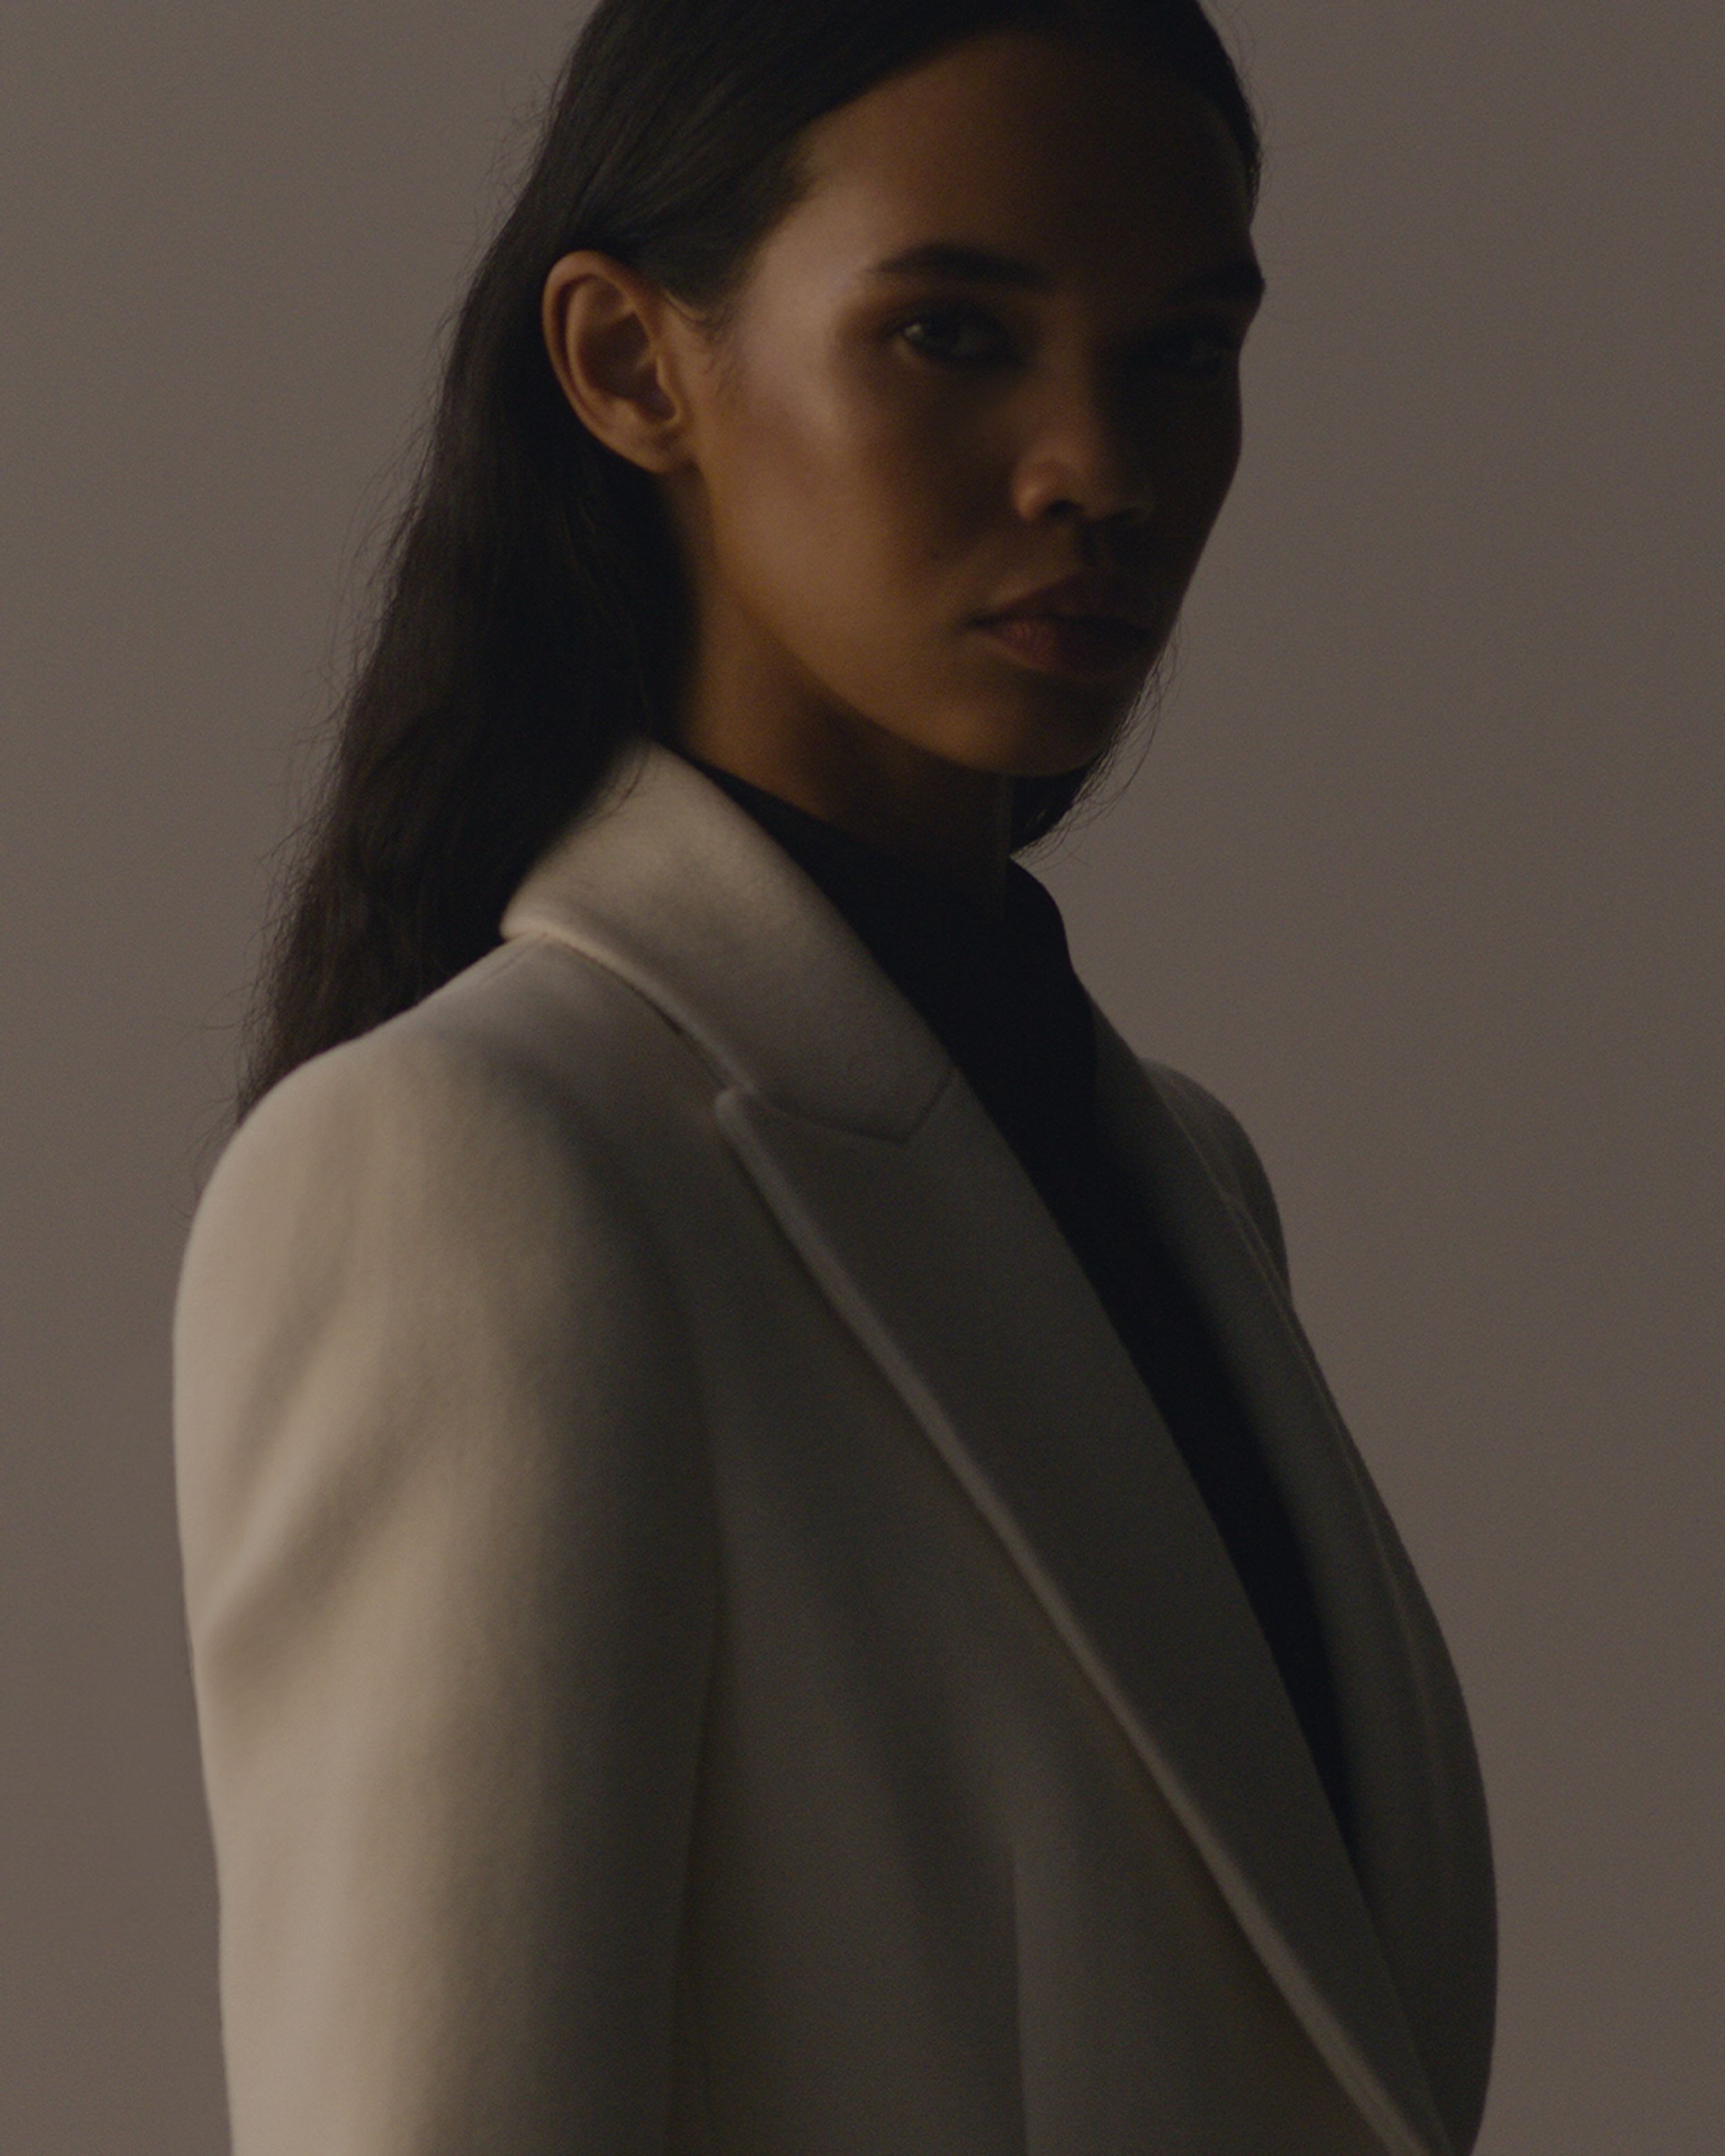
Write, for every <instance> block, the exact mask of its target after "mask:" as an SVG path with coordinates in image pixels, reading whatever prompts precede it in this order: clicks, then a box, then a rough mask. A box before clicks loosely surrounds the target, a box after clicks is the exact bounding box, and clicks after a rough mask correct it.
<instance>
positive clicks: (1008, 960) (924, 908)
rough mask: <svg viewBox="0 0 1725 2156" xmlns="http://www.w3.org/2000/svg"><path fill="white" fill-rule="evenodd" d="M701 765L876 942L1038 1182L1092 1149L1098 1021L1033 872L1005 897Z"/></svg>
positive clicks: (891, 974)
mask: <svg viewBox="0 0 1725 2156" xmlns="http://www.w3.org/2000/svg"><path fill="white" fill-rule="evenodd" d="M688 761H689V762H693V763H695V764H696V768H697V769H698V770H700V771H702V772H704V773H706V776H707V777H708V778H711V780H712V782H713V783H714V784H715V785H716V786H719V787H722V788H723V789H724V790H725V792H726V793H728V794H729V795H730V796H731V798H732V800H733V801H735V802H736V803H737V804H738V806H739V807H741V808H746V809H747V811H748V813H749V814H750V815H751V816H752V817H753V818H754V819H755V820H756V822H757V823H758V824H760V825H761V826H762V829H764V830H765V831H766V832H767V833H768V835H769V836H771V837H772V838H773V839H777V840H778V844H780V845H781V846H782V847H783V849H784V850H785V851H786V853H788V855H790V856H791V858H792V860H793V861H795V862H796V864H797V865H798V867H799V868H800V869H801V870H803V873H804V874H805V875H807V876H808V877H809V880H811V881H812V882H813V883H814V884H815V885H818V886H819V889H820V890H821V891H823V892H824V894H825V896H827V898H828V899H829V900H830V901H831V902H832V904H833V905H834V907H835V908H836V909H837V911H839V913H840V914H842V915H843V916H844V917H845V920H846V921H848V922H849V923H850V927H852V929H854V930H855V932H856V934H857V935H858V936H859V937H860V938H861V940H862V942H864V943H865V944H866V945H867V947H868V948H869V951H870V954H871V955H872V956H873V957H874V959H875V962H876V963H877V964H878V965H879V966H880V969H881V971H882V972H883V973H885V974H886V976H887V978H889V979H890V980H891V982H892V983H893V984H894V985H895V986H896V988H898V990H899V992H900V993H901V994H902V995H903V996H904V998H906V1001H907V1002H908V1003H909V1004H911V1006H912V1008H913V1009H915V1010H916V1012H917V1013H918V1014H919V1015H920V1016H921V1018H922V1020H923V1022H924V1024H927V1027H928V1029H929V1030H930V1031H931V1032H932V1034H934V1036H935V1038H936V1039H937V1040H938V1041H939V1042H940V1043H941V1045H942V1047H943V1048H944V1049H945V1050H946V1051H947V1054H948V1055H950V1056H951V1057H952V1060H953V1061H954V1063H956V1064H957V1066H958V1068H959V1069H960V1070H962V1071H963V1074H964V1075H965V1078H966V1079H967V1080H968V1082H969V1084H970V1086H971V1087H972V1090H973V1091H974V1092H975V1093H976V1095H977V1096H978V1099H979V1100H980V1101H982V1103H983V1106H984V1107H985V1108H986V1109H987V1110H988V1112H989V1114H990V1115H991V1116H993V1119H994V1121H995V1122H996V1123H997V1124H998V1125H999V1128H1000V1131H1001V1133H1002V1135H1003V1136H1004V1137H1005V1138H1006V1140H1007V1142H1008V1143H1009V1145H1011V1146H1012V1147H1013V1149H1014V1152H1017V1153H1018V1154H1019V1158H1020V1159H1021V1160H1022V1161H1023V1162H1024V1167H1025V1168H1026V1169H1027V1170H1028V1171H1029V1174H1030V1176H1031V1178H1032V1180H1033V1181H1035V1182H1037V1183H1040V1182H1041V1181H1042V1179H1043V1170H1044V1168H1045V1164H1047V1165H1050V1166H1051V1165H1052V1164H1053V1163H1054V1162H1055V1161H1056V1160H1057V1159H1059V1158H1061V1157H1063V1156H1065V1155H1067V1154H1069V1153H1070V1152H1071V1150H1072V1149H1073V1148H1074V1147H1076V1146H1087V1145H1088V1144H1089V1143H1090V1142H1091V1138H1092V1136H1093V1127H1094V1122H1095V1103H1096V1030H1095V1021H1094V1019H1093V1018H1092V1016H1091V1006H1090V999H1089V998H1088V997H1087V996H1086V993H1085V992H1084V988H1083V986H1082V984H1081V983H1080V981H1079V978H1078V976H1077V974H1076V973H1075V972H1074V971H1073V968H1072V961H1071V957H1070V953H1069V952H1068V950H1067V947H1066V932H1065V926H1064V925H1063V923H1062V921H1061V920H1060V908H1059V907H1058V906H1056V905H1055V901H1054V900H1053V899H1052V898H1051V897H1050V895H1049V893H1048V892H1047V891H1045V889H1044V888H1043V886H1042V885H1041V884H1040V883H1039V882H1038V881H1037V880H1036V879H1035V877H1034V876H1033V875H1031V874H1030V872H1029V870H1028V869H1024V868H1021V867H1020V866H1019V864H1018V863H1017V862H1016V861H1012V862H1009V864H1008V865H1007V872H1006V882H1005V887H1004V892H1003V896H1002V902H1001V903H1000V904H999V906H988V905H985V904H983V903H982V902H981V901H978V900H977V899H975V898H973V896H971V895H970V893H969V892H968V891H964V890H963V889H962V888H961V887H960V886H959V885H957V884H955V883H947V882H945V881H943V880H942V879H941V878H939V877H937V876H933V875H927V874H926V873H925V872H924V871H922V870H919V869H916V868H914V867H912V866H911V865H910V864H909V863H908V862H906V861H903V860H900V859H899V858H898V857H897V855H893V854H889V853H887V852H886V851H885V850H883V849H881V848H880V847H879V846H875V845H870V844H868V843H867V842H866V841H865V840H864V839H859V838H855V837H854V836H853V835H852V834H850V832H849V831H843V830H840V829H839V828H838V827H837V826H836V825H835V824H828V823H824V822H823V821H822V820H821V819H820V818H819V817H817V816H811V815H809V814H808V813H807V812H806V811H805V810H803V809H801V808H793V806H792V805H791V804H790V803H788V802H786V801H781V800H780V799H779V798H778V796H777V795H776V794H773V793H766V792H764V791H763V790H762V788H760V787H758V786H754V785H752V784H750V783H748V781H747V780H746V779H742V778H736V777H734V776H733V775H732V773H730V772H728V771H721V770H720V769H718V768H717V767H716V766H715V765H712V764H709V763H703V762H700V761H699V759H698V758H696V757H690V758H688Z"/></svg>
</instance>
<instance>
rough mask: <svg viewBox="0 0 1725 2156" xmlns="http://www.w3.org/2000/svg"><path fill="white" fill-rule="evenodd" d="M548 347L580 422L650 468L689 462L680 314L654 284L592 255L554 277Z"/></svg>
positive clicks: (570, 262)
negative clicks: (680, 364)
mask: <svg viewBox="0 0 1725 2156" xmlns="http://www.w3.org/2000/svg"><path fill="white" fill-rule="evenodd" d="M542 318H543V322H544V327H545V342H546V347H547V351H548V352H550V354H551V363H552V368H553V370H554V371H555V372H556V374H557V381H558V382H559V383H560V384H561V386H562V392H563V394H564V396H565V397H567V398H568V400H569V403H570V404H571V405H572V407H573V408H574V411H575V413H576V416H577V418H579V419H580V421H581V423H582V424H583V426H585V427H586V428H587V429H588V432H589V433H590V434H595V435H597V436H598V439H599V440H600V441H602V442H603V444H605V446H606V447H607V448H608V449H615V450H616V451H617V453H618V454H619V456H624V457H627V458H628V459H629V462H630V463H631V464H635V465H640V466H641V468H642V469H643V470H645V471H653V472H665V471H670V470H672V469H673V467H675V465H680V464H682V463H684V462H685V461H686V457H687V444H686V435H687V431H688V422H689V408H688V399H687V398H686V396H685V395H684V394H683V393H681V388H680V379H679V369H678V367H677V364H676V362H677V357H678V354H677V352H676V351H675V350H674V349H673V346H674V344H675V341H676V331H677V328H678V326H679V325H678V321H677V317H676V310H675V307H674V306H673V305H672V303H671V302H670V300H668V299H667V298H666V296H665V294H664V292H663V291H661V290H660V287H659V286H658V285H655V283H654V282H653V280H651V279H650V278H648V277H643V276H641V275H639V273H638V272H637V271H635V270H633V269H629V267H628V265H627V264H624V263H621V262H619V261H616V260H615V259H613V257H611V256H610V255H608V254H599V253H598V252H597V251H596V250H594V249H591V248H588V249H583V250H582V251H581V252H580V253H578V254H566V255H564V256H563V258H562V260H561V261H559V262H557V263H556V264H554V265H553V266H552V271H551V274H550V275H549V276H548V277H547V279H546V280H545V295H544V301H543V306H542Z"/></svg>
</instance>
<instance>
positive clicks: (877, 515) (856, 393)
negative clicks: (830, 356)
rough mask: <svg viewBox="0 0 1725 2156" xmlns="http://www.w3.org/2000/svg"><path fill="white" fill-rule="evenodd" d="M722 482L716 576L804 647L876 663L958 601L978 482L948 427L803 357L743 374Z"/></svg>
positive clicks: (978, 501) (979, 522)
mask: <svg viewBox="0 0 1725 2156" xmlns="http://www.w3.org/2000/svg"><path fill="white" fill-rule="evenodd" d="M719 478H720V484H719V485H718V486H717V487H716V490H715V495H716V498H715V500H714V523H715V530H716V535H717V538H718V545H719V552H720V567H721V573H722V574H723V575H724V576H725V577H726V580H727V582H729V583H731V584H732V586H733V588H735V589H736V590H737V592H738V593H739V594H740V595H742V596H743V597H744V598H745V599H746V600H747V603H748V604H749V606H750V608H751V611H752V612H755V613H757V614H758V615H760V616H761V617H762V619H764V620H765V621H766V622H767V623H768V625H769V626H771V627H772V629H773V630H774V632H775V633H776V634H778V636H780V638H781V639H783V641H785V642H786V643H787V644H789V645H791V646H792V647H793V649H797V650H798V652H799V654H801V655H803V656H806V657H810V658H824V659H829V658H833V657H836V656H838V655H839V654H849V655H850V656H851V657H852V658H853V659H861V658H865V657H866V656H867V655H868V654H879V655H880V657H882V658H885V657H886V655H887V654H888V653H889V652H890V651H892V650H902V649H906V648H907V647H908V646H910V645H911V644H915V643H916V640H917V639H918V637H919V634H927V632H928V631H929V629H931V627H932V626H933V625H934V624H937V623H939V622H942V621H944V620H946V619H947V618H948V617H949V616H950V615H951V613H952V612H953V611H954V610H955V609H956V610H957V611H960V612H962V611H963V609H964V608H965V605H966V603H967V602H966V599H965V598H964V597H963V595H962V594H960V593H957V591H956V590H955V589H954V585H955V579H956V578H957V577H958V576H959V574H960V573H961V572H962V564H963V560H964V558H965V554H966V551H967V547H968V546H969V545H971V544H973V542H974V540H975V537H976V536H977V535H978V532H979V531H980V530H981V529H982V528H983V526H984V524H985V521H986V495H987V489H986V484H985V482H984V481H983V478H982V476H981V475H980V474H978V473H974V472H972V471H971V470H969V466H968V461H967V458H966V455H965V454H964V452H963V449H962V447H960V446H959V445H957V444H955V443H954V441H953V439H952V434H951V430H950V429H940V428H938V427H937V426H935V425H933V424H932V423H930V422H929V421H928V420H927V418H921V417H920V416H919V415H915V414H906V413H903V412H896V411H893V410H891V409H888V408H885V407H884V406H883V403H882V401H881V399H880V398H879V397H878V396H874V395H870V393H869V390H868V388H867V386H866V384H860V383H858V382H855V381H854V380H850V379H846V378H844V377H839V378H834V377H833V376H831V375H829V374H828V375H824V374H823V373H822V372H820V370H819V368H818V367H815V366H814V365H813V364H811V363H805V364H803V365H802V366H800V367H796V368H794V369H790V368H787V369H786V370H785V371H784V373H783V378H782V379H780V380H778V381H775V380H774V379H773V377H771V376H770V375H766V376H764V377H763V376H760V375H757V377H756V378H755V379H754V380H753V381H752V382H751V384H750V386H749V389H748V393H747V398H745V399H742V400H740V401H739V403H738V406H737V410H736V412H735V414H734V422H733V424H732V429H731V430H730V439H729V441H728V443H727V448H726V456H725V459H724V465H723V470H722V472H721V474H720V475H719Z"/></svg>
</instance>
